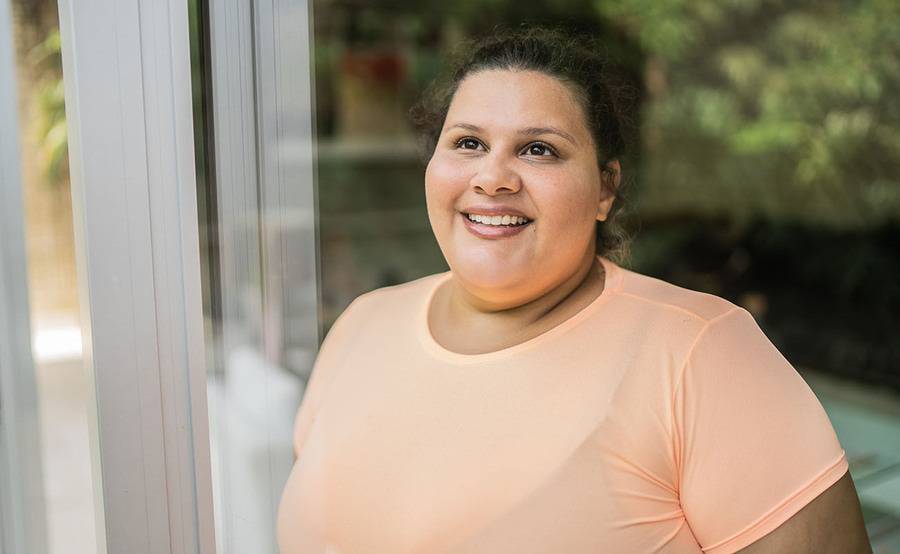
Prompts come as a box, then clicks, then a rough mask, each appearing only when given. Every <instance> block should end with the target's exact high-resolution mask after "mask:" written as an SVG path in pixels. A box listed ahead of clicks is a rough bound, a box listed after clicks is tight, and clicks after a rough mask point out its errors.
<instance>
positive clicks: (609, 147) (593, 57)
mask: <svg viewBox="0 0 900 554" xmlns="http://www.w3.org/2000/svg"><path fill="white" fill-rule="evenodd" d="M601 50H603V46H602V44H600V42H599V40H597V39H596V38H594V37H590V36H572V35H570V34H567V33H566V32H564V31H562V30H559V29H553V28H547V27H539V26H528V25H522V26H521V27H519V28H518V29H515V30H509V29H505V28H503V27H502V26H496V27H495V28H494V30H493V31H491V32H490V33H489V34H488V35H486V36H484V37H481V38H476V39H469V40H467V41H465V42H463V43H462V44H461V46H460V47H459V48H458V49H457V50H456V52H455V53H454V54H453V55H452V56H451V63H450V64H449V66H448V67H447V68H446V69H445V70H444V73H443V74H442V75H441V76H440V77H439V78H438V79H437V80H435V81H433V82H432V83H431V84H430V85H429V86H428V87H427V88H426V90H425V91H424V92H423V94H422V96H421V97H420V99H419V100H418V101H417V102H416V103H415V105H413V107H412V108H411V109H410V112H409V115H410V120H411V122H412V124H413V127H414V128H415V130H416V131H417V133H418V134H419V154H420V156H421V158H422V161H423V163H426V164H427V162H428V160H429V159H430V158H431V156H432V155H433V154H434V150H435V148H436V146H437V141H438V138H439V137H440V134H441V129H442V128H443V125H444V122H445V120H446V118H447V112H448V110H449V109H450V103H451V101H452V100H453V96H454V95H455V94H456V90H457V89H458V87H459V84H460V83H461V82H462V81H463V79H464V78H465V77H466V76H468V75H469V74H472V73H476V72H480V71H486V70H491V69H503V70H521V71H525V70H533V71H540V72H542V73H545V74H547V75H550V76H552V77H555V78H557V79H559V80H560V81H562V82H563V83H564V84H566V85H567V86H568V87H569V90H571V91H572V92H573V93H574V95H575V97H576V99H577V100H578V102H579V104H580V105H581V107H582V108H583V112H584V114H585V117H586V123H587V126H588V130H589V131H590V132H591V136H592V137H593V140H594V145H595V147H596V150H597V163H598V165H599V167H600V169H601V174H602V176H603V186H605V187H607V189H608V190H610V191H612V192H613V193H614V194H615V198H616V200H615V202H613V206H612V208H611V210H610V212H609V214H608V216H607V219H606V220H605V221H602V222H601V221H598V222H597V226H596V238H597V253H598V254H601V255H603V256H606V257H609V258H610V259H613V260H614V261H616V262H619V263H621V262H623V261H624V260H626V259H628V258H629V256H630V254H629V240H630V239H629V237H628V234H627V233H626V231H625V229H624V228H623V227H622V225H621V223H620V217H619V216H620V213H621V212H622V209H623V204H622V189H623V187H624V185H625V184H626V181H625V180H624V179H623V180H621V181H620V183H619V186H618V187H614V186H613V184H614V182H615V181H614V177H615V175H614V173H615V170H614V169H613V168H612V167H610V165H609V164H610V162H612V161H613V160H619V161H620V163H621V161H622V158H623V157H624V156H625V154H626V153H627V150H628V144H627V142H628V141H627V140H626V136H628V132H627V130H626V127H628V126H630V124H631V123H630V119H629V117H628V116H627V115H625V113H624V112H625V109H626V108H625V105H626V104H627V103H628V101H629V100H633V98H634V97H635V93H636V89H635V88H634V87H631V86H629V85H627V84H626V83H625V82H624V81H623V80H622V79H621V78H620V76H619V75H617V74H616V72H615V71H613V69H612V68H611V67H610V65H611V64H610V63H609V62H608V60H607V59H606V57H605V56H604V55H603V54H601V53H600V52H601Z"/></svg>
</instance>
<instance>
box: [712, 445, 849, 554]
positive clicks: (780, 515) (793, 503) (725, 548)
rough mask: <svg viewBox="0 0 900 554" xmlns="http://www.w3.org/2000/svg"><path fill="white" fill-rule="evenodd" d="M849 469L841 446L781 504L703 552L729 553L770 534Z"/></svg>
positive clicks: (713, 553) (714, 553)
mask: <svg viewBox="0 0 900 554" xmlns="http://www.w3.org/2000/svg"><path fill="white" fill-rule="evenodd" d="M849 469H850V467H849V464H848V462H847V455H846V452H845V451H844V450H843V449H842V450H841V455H840V456H839V457H838V459H837V460H836V461H835V462H833V463H832V464H830V465H829V466H828V468H826V469H825V470H824V471H823V472H821V473H820V474H819V475H817V476H816V477H815V478H814V479H813V480H812V481H811V482H809V483H808V484H806V485H804V486H803V487H801V488H800V489H799V490H798V491H796V492H794V493H793V494H792V495H790V496H789V497H788V498H787V499H785V500H784V501H783V502H782V503H781V504H779V505H778V506H776V507H775V508H773V509H772V510H770V511H769V512H767V513H766V514H764V515H763V516H762V517H760V518H759V519H757V520H756V521H755V522H753V523H751V524H750V525H748V526H747V527H745V528H744V529H742V530H741V531H739V532H737V533H735V534H734V535H732V536H731V537H729V538H727V539H725V540H722V541H719V542H717V543H715V544H712V545H709V546H705V547H703V549H702V550H703V552H705V553H707V554H730V553H733V552H737V551H738V550H740V549H742V548H744V547H746V546H749V545H750V544H751V543H753V542H755V541H757V540H759V539H761V538H762V537H764V536H765V535H767V534H769V533H771V532H772V531H774V530H775V529H776V528H777V527H778V526H780V525H781V524H782V523H784V522H785V521H787V520H788V519H790V518H791V517H792V516H793V515H794V514H796V513H797V512H799V511H800V510H801V509H802V508H803V507H804V506H806V505H807V504H808V503H810V502H811V501H812V500H813V499H815V498H816V497H817V496H819V495H820V494H821V493H823V492H825V490H826V489H828V488H829V487H830V486H831V485H833V484H834V483H836V482H837V481H838V479H840V478H841V477H843V476H844V474H845V473H846V472H847V471H848V470H849Z"/></svg>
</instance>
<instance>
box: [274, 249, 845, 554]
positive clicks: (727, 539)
mask: <svg viewBox="0 0 900 554" xmlns="http://www.w3.org/2000/svg"><path fill="white" fill-rule="evenodd" d="M600 260H601V261H602V263H603V265H604V267H605V269H606V283H605V286H604V290H603V292H602V294H601V295H600V296H598V297H597V298H596V299H595V300H594V301H593V302H592V303H591V304H590V305H588V306H587V307H585V308H584V309H582V310H581V311H580V312H578V313H577V314H575V315H574V316H572V317H571V318H569V319H568V320H566V321H564V322H563V323H561V324H560V325H558V326H556V327H554V328H552V329H550V330H549V331H546V332H544V333H543V334H541V335H539V336H537V337H534V338H532V339H530V340H527V341H525V342H523V343H520V344H517V345H515V346H512V347H509V348H504V349H502V350H498V351H495V352H489V353H485V354H474V355H468V354H460V353H455V352H452V351H449V350H447V349H445V348H443V347H442V346H441V345H440V344H439V343H438V342H437V341H435V340H434V338H433V336H432V335H431V333H430V330H429V328H428V325H427V321H428V319H427V311H428V308H429V306H430V302H431V298H432V294H433V293H434V291H435V290H436V289H437V287H438V286H439V285H440V284H441V283H443V282H444V281H445V280H447V279H450V278H451V277H452V273H451V272H449V271H448V272H444V273H440V274H435V275H429V276H426V277H422V278H420V279H417V280H414V281H411V282H408V283H403V284H400V285H396V286H391V287H384V288H381V289H378V290H375V291H372V292H369V293H366V294H363V295H361V296H360V297H358V298H357V299H356V300H354V301H353V303H352V304H351V305H350V306H349V307H348V308H347V309H346V310H345V311H344V313H343V314H341V316H340V318H338V320H337V321H336V322H335V324H334V325H333V327H332V329H331V331H330V332H329V334H328V336H327V337H326V339H325V341H324V342H323V344H322V348H321V350H320V351H319V355H318V357H317V359H316V363H315V366H314V369H313V373H312V375H311V379H310V382H309V385H308V388H307V392H306V395H305V396H304V400H303V403H302V405H301V406H300V409H299V410H298V412H297V419H296V422H295V428H294V449H295V454H296V455H297V460H296V462H295V464H294V467H293V470H292V471H291V474H290V477H289V479H288V482H287V484H286V486H285V489H284V492H283V495H282V498H281V504H280V506H279V513H278V542H279V545H280V548H281V553H282V554H319V553H322V554H325V553H329V554H331V553H335V554H337V553H341V554H357V553H366V554H369V553H376V554H403V553H428V554H435V553H447V554H464V553H466V554H476V553H477V554H498V553H504V554H505V553H511V554H512V553H514V554H530V553H534V554H537V553H542V554H549V553H554V554H555V553H561V552H565V553H567V554H579V553H585V554H587V553H591V554H594V553H597V552H629V553H630V552H635V553H637V552H641V553H643V552H672V553H690V552H701V551H702V552H709V553H714V554H724V553H727V552H735V551H737V550H739V549H741V548H743V547H745V546H747V545H748V544H750V543H752V542H754V541H756V540H757V539H759V538H761V537H762V536H763V535H765V534H767V533H769V532H771V531H772V530H774V529H775V528H776V527H778V525H780V524H781V523H783V522H784V521H786V520H787V519H788V518H790V517H791V516H792V515H794V514H795V513H796V512H797V511H799V510H800V509H801V508H802V507H803V506H804V505H806V504H807V503H809V502H810V501H811V500H813V498H815V497H816V496H817V495H818V494H820V493H821V492H823V491H824V490H825V489H827V488H828V487H829V486H830V485H832V484H834V483H835V482H836V481H837V480H838V479H839V478H840V477H841V476H843V475H844V473H845V472H846V471H847V469H848V465H847V460H846V457H845V453H844V450H843V449H842V448H841V445H840V443H839V442H838V439H837V437H836V435H835V433H834V430H833V428H832V426H831V423H830V421H829V420H828V417H827V415H826V413H825V411H824V410H823V408H822V406H821V404H820V403H819V401H818V400H817V399H816V397H815V396H814V395H813V392H812V391H811V390H810V388H809V387H808V386H807V384H806V382H805V381H804V380H803V379H802V378H801V377H800V375H799V374H798V373H797V372H796V371H795V369H794V368H793V367H792V366H791V365H790V363H788V361H787V360H786V359H785V358H784V356H782V355H781V353H780V352H779V351H778V350H777V349H776V348H775V347H774V346H773V344H772V343H771V342H770V341H769V340H768V338H767V337H766V335H765V334H764V333H763V332H762V330H761V329H760V328H759V327H758V326H757V324H756V322H755V321H754V319H753V317H752V316H751V315H750V314H749V313H748V312H747V311H746V310H744V309H743V308H741V307H739V306H736V305H734V304H732V303H731V302H729V301H727V300H725V299H723V298H720V297H718V296H714V295H711V294H706V293H701V292H697V291H693V290H689V289H685V288H681V287H678V286H675V285H673V284H670V283H667V282H665V281H661V280H659V279H655V278H652V277H649V276H646V275H642V274H639V273H636V272H633V271H630V270H627V269H625V268H623V267H621V266H618V265H617V264H615V263H613V262H612V261H610V260H608V259H606V258H605V257H600Z"/></svg>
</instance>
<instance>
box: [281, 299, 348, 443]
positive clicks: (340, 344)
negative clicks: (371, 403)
mask: <svg viewBox="0 0 900 554" xmlns="http://www.w3.org/2000/svg"><path fill="white" fill-rule="evenodd" d="M363 296H365V295H362V296H358V297H357V298H356V299H354V300H353V301H352V302H351V303H350V305H349V306H347V307H346V308H345V309H344V311H343V312H341V315H339V316H338V318H337V319H336V320H335V321H334V323H333V324H332V325H331V329H329V330H328V334H327V335H325V340H324V341H322V344H321V346H320V347H319V352H318V353H317V354H316V360H315V362H314V363H313V368H312V371H311V372H310V375H309V379H308V380H307V382H306V389H305V390H304V392H303V400H302V401H301V403H300V407H299V408H298V409H297V414H296V416H295V417H294V428H293V443H294V456H295V458H299V457H300V451H301V450H302V448H303V444H304V443H305V442H306V436H307V435H308V434H309V430H310V428H311V427H312V424H313V422H314V420H315V417H316V414H317V413H318V411H319V405H320V403H321V401H322V397H323V395H324V391H325V389H326V387H327V383H329V382H331V380H332V379H333V377H334V373H335V371H336V369H337V367H338V366H339V365H340V362H341V360H342V359H343V357H344V355H345V354H346V353H347V352H348V349H349V348H351V344H352V341H353V337H354V336H355V334H356V332H357V331H358V328H359V322H358V319H359V317H360V314H359V313H358V312H359V311H360V309H359V304H360V301H361V298H362V297H363Z"/></svg>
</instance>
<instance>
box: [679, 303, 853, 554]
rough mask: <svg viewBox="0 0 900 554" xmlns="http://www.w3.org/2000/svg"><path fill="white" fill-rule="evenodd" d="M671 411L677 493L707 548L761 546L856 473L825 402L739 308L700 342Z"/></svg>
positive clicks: (720, 553)
mask: <svg viewBox="0 0 900 554" xmlns="http://www.w3.org/2000/svg"><path fill="white" fill-rule="evenodd" d="M673 410H674V414H673V416H674V421H675V434H676V445H675V451H676V457H677V460H678V462H677V463H678V466H679V467H678V471H679V497H680V501H681V506H682V510H683V512H684V515H685V518H686V519H687V522H688V524H689V525H690V527H691V530H692V531H693V533H694V536H695V537H696V538H697V540H698V541H699V543H700V545H701V547H702V549H703V551H704V552H711V553H714V554H725V553H729V552H735V551H737V550H740V549H741V548H744V547H746V546H747V545H749V544H751V543H753V542H755V541H756V540H758V539H760V538H762V537H763V536H764V535H766V534H768V533H770V532H771V531H773V530H775V528H777V527H778V526H779V525H781V524H782V523H784V522H785V521H787V520H788V519H790V517H791V516H793V515H794V514H796V513H797V512H798V511H800V509H801V508H803V506H805V505H806V504H808V503H809V502H811V501H812V500H813V499H814V498H815V497H816V496H818V495H819V494H821V493H822V492H824V491H825V490H826V489H827V488H828V487H830V486H831V485H833V484H834V483H835V482H837V481H838V479H840V478H841V477H842V476H843V475H844V473H846V471H847V470H848V465H847V460H846V457H845V453H844V450H843V449H842V448H841V445H840V443H839V442H838V439H837V436H836V434H835V432H834V429H833V427H832V425H831V422H830V421H829V419H828V416H827V414H826V413H825V410H824V408H823V407H822V405H821V403H820V402H819V400H818V399H817V398H816V396H815V395H814V394H813V392H812V390H811V389H810V388H809V386H808V385H807V384H806V382H805V381H804V380H803V378H802V377H801V376H800V375H799V374H798V373H797V371H796V370H795V369H794V367H793V366H792V365H791V364H790V363H789V362H788V361H787V360H786V359H785V357H784V356H783V355H782V354H781V353H780V352H779V351H778V350H777V349H776V347H775V346H774V345H773V344H772V343H771V341H770V340H769V339H768V337H766V335H765V334H764V333H763V331H762V330H761V329H760V328H759V326H758V325H757V323H756V321H755V320H754V319H753V316H752V315H750V313H749V312H747V311H746V310H745V309H743V308H741V307H738V306H735V307H733V308H732V309H731V310H730V311H728V312H727V313H724V314H722V315H720V316H719V317H717V318H715V319H713V320H710V321H709V322H708V323H707V324H706V326H705V327H704V328H703V330H702V331H701V332H700V334H699V335H698V336H697V338H696V339H695V341H694V344H693V346H692V348H691V350H690V352H689V354H688V356H687V359H686V361H685V363H684V367H683V373H682V376H681V379H680V381H679V382H678V384H676V388H675V391H674V401H673Z"/></svg>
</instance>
